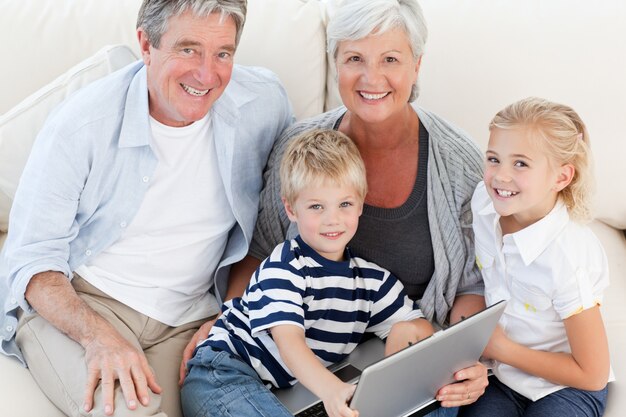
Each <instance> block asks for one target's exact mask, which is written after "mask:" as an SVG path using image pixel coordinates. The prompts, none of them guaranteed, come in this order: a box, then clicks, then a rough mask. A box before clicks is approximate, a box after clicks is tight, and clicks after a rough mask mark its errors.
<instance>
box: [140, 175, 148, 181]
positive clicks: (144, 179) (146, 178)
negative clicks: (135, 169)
mask: <svg viewBox="0 0 626 417" xmlns="http://www.w3.org/2000/svg"><path fill="white" fill-rule="evenodd" d="M141 180H142V181H143V182H148V181H150V177H147V176H146V177H143V178H142V179H141Z"/></svg>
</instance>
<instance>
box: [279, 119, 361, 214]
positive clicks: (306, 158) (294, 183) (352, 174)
mask: <svg viewBox="0 0 626 417" xmlns="http://www.w3.org/2000/svg"><path fill="white" fill-rule="evenodd" d="M327 182H330V184H333V185H348V186H352V187H354V188H355V190H356V192H357V195H358V197H359V198H360V199H361V203H362V202H363V200H364V199H365V194H366V193H367V178H366V177H365V165H364V164H363V160H362V159H361V154H360V153H359V150H358V149H357V147H356V145H355V144H354V142H352V140H350V138H348V137H347V136H346V135H344V134H343V133H341V132H338V131H336V130H331V129H314V130H309V131H307V132H304V133H302V134H300V135H298V136H296V137H295V138H294V139H292V140H291V142H290V143H289V145H288V146H287V149H286V150H285V153H284V154H283V159H282V161H281V164H280V195H281V196H282V197H283V198H284V199H285V200H286V201H287V202H288V203H289V204H292V205H293V203H294V201H295V200H296V198H297V197H298V194H299V193H300V192H301V191H302V190H304V189H305V188H307V187H312V186H318V185H322V184H324V183H327Z"/></svg>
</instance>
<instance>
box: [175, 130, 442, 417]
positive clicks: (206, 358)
mask: <svg viewBox="0 0 626 417" xmlns="http://www.w3.org/2000/svg"><path fill="white" fill-rule="evenodd" d="M280 174H281V195H282V200H283V203H284V205H285V210H286V212H287V216H288V217H289V219H290V220H291V221H293V222H296V223H297V226H298V232H299V236H297V237H296V238H295V239H293V240H289V241H286V242H284V243H282V244H280V245H278V246H277V247H276V248H275V249H274V251H273V252H272V254H271V255H270V256H269V257H268V258H267V259H265V260H264V261H263V263H261V265H260V267H259V269H258V270H257V271H256V272H255V274H254V275H253V276H252V278H251V281H250V284H249V285H248V288H247V289H246V291H245V293H244V295H243V297H241V298H236V299H233V300H230V301H228V302H226V303H225V304H224V306H223V308H222V311H223V314H222V316H221V317H220V319H219V320H218V321H217V322H216V323H215V325H214V326H213V329H212V330H211V333H210V334H209V337H208V339H207V340H205V341H204V342H202V343H200V344H199V348H198V349H197V350H196V353H195V356H194V357H193V358H192V359H191V360H190V361H189V363H188V367H189V375H188V376H187V378H186V379H185V384H184V386H183V390H182V398H183V410H184V412H185V415H186V416H189V417H191V416H194V417H195V416H209V415H210V416H242V417H251V416H272V417H276V416H291V414H290V413H289V411H287V409H286V408H285V407H283V406H282V404H280V402H279V401H278V400H277V399H276V397H275V396H274V395H273V394H272V393H271V392H270V391H269V389H268V388H267V387H266V384H268V385H271V386H274V387H280V388H284V387H289V386H291V385H292V384H294V383H295V382H296V381H298V380H299V381H300V382H301V383H302V384H304V385H305V386H306V387H307V388H308V389H309V390H311V391H312V392H313V393H314V394H316V395H317V396H318V397H319V398H320V399H321V400H322V401H323V402H324V407H325V408H326V411H327V413H328V414H329V416H331V417H335V416H357V415H358V412H357V411H355V410H351V409H350V408H349V407H348V405H347V403H348V401H349V400H350V398H351V397H352V395H353V393H354V390H355V386H354V385H351V384H347V383H344V382H342V381H341V380H339V379H338V378H337V377H336V376H335V375H333V374H332V373H331V372H330V371H328V369H327V368H326V367H327V366H328V365H331V364H333V363H337V362H339V361H341V360H343V359H344V358H345V357H346V356H347V355H348V354H349V353H350V352H352V350H354V348H355V347H356V346H357V344H358V343H359V341H360V340H361V338H362V336H363V334H364V333H365V332H373V333H375V334H376V335H378V336H379V337H381V338H384V337H385V336H387V335H388V337H387V348H386V350H387V352H386V353H387V354H390V353H393V352H395V351H398V350H400V349H402V348H404V347H406V346H407V345H408V344H409V342H410V343H414V342H416V341H418V340H419V339H423V338H425V337H427V336H429V335H431V334H432V332H433V328H432V327H431V325H430V323H429V322H428V321H426V320H424V319H422V317H423V315H422V313H421V311H420V310H419V309H418V308H417V307H416V306H415V305H414V303H413V302H412V301H411V300H410V299H409V298H408V296H407V295H406V294H405V292H404V289H403V287H402V284H400V282H399V281H398V280H396V278H395V277H394V276H392V275H391V274H390V273H389V271H387V270H385V269H383V268H381V267H379V266H377V265H375V264H373V263H370V262H366V261H364V260H363V259H360V258H356V257H353V256H352V255H351V253H350V250H349V249H348V248H346V244H347V243H348V242H349V241H350V239H352V236H353V235H354V233H355V232H356V229H357V225H358V220H359V216H360V215H361V212H362V209H363V201H364V198H365V194H366V192H367V184H366V177H365V167H364V165H363V161H362V160H361V157H360V155H359V152H358V150H357V148H356V146H355V145H354V143H353V142H352V141H351V140H350V139H349V138H348V137H346V136H345V135H343V134H342V133H340V132H337V131H334V130H313V131H309V132H307V133H305V134H303V135H301V136H299V137H297V138H294V139H293V141H292V142H291V143H290V144H289V146H288V147H287V149H286V151H285V154H284V156H283V160H282V165H281V171H280Z"/></svg>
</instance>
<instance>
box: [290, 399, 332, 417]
mask: <svg viewBox="0 0 626 417" xmlns="http://www.w3.org/2000/svg"><path fill="white" fill-rule="evenodd" d="M295 417H328V414H326V410H325V409H324V403H323V402H321V401H320V402H319V403H317V404H314V405H312V406H310V407H309V408H307V409H306V410H302V411H300V412H299V413H298V414H296V416H295Z"/></svg>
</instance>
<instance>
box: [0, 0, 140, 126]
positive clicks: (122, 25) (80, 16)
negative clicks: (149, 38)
mask: <svg viewBox="0 0 626 417" xmlns="http://www.w3.org/2000/svg"><path fill="white" fill-rule="evenodd" d="M140 4H141V0H107V1H102V0H80V1H41V0H20V1H3V2H2V12H1V13H0V28H2V33H3V34H6V35H5V38H4V41H3V42H0V56H2V57H3V59H5V62H6V63H8V62H12V64H11V65H8V64H5V65H0V85H1V86H2V88H1V90H0V91H2V94H0V114H2V113H5V112H6V111H8V110H9V109H11V108H13V107H14V106H15V105H16V104H17V103H19V102H20V101H21V100H23V99H24V98H26V97H27V96H29V95H30V94H32V93H34V92H35V91H37V90H39V89H40V88H41V87H43V86H44V85H47V84H48V83H49V82H50V81H51V80H53V79H55V78H56V77H58V76H59V75H61V74H63V73H65V72H66V71H67V69H68V68H70V67H72V66H73V65H76V64H77V63H79V62H81V61H83V60H84V59H87V58H88V57H90V56H92V55H93V54H94V53H96V52H97V51H98V50H100V49H101V48H102V47H104V46H105V45H116V44H123V45H129V46H131V47H133V48H134V49H133V51H134V52H135V53H136V54H138V53H139V47H138V44H137V35H136V31H135V22H136V20H137V11H138V10H139V5H140Z"/></svg>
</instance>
